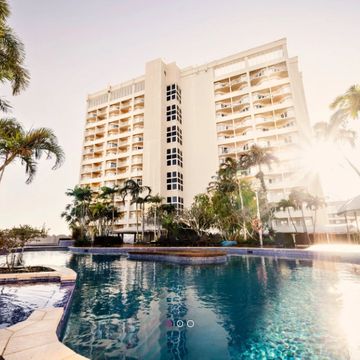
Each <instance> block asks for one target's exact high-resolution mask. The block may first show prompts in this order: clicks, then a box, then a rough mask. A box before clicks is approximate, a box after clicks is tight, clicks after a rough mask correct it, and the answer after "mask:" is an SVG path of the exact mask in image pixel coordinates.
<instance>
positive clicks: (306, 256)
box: [69, 246, 360, 265]
mask: <svg viewBox="0 0 360 360" xmlns="http://www.w3.org/2000/svg"><path fill="white" fill-rule="evenodd" d="M149 249H151V251H154V252H156V251H157V250H159V251H163V250H186V249H196V250H207V251H219V250H221V251H225V252H226V253H227V255H233V256H236V255H252V256H268V257H275V258H284V259H299V260H322V261H332V262H341V263H350V264H357V265H359V264H360V252H358V253H350V252H336V251H327V252H323V251H310V250H303V249H283V248H234V247H156V248H154V247H146V246H144V247H141V246H139V247H121V248H111V247H109V248H99V247H86V248H85V247H82V248H78V247H69V251H70V252H72V253H74V254H93V255H124V256H127V255H128V253H129V251H134V250H139V251H141V250H149Z"/></svg>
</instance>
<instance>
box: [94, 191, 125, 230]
mask: <svg viewBox="0 0 360 360" xmlns="http://www.w3.org/2000/svg"><path fill="white" fill-rule="evenodd" d="M98 199H100V196H99V197H98ZM89 210H90V212H89V213H90V222H91V224H92V227H90V228H91V230H92V231H93V236H95V235H98V236H108V235H109V233H110V230H113V221H114V217H116V216H117V215H118V213H117V210H116V209H115V208H114V207H113V205H111V204H108V203H107V202H104V201H98V200H97V201H96V200H95V202H93V203H91V204H90V206H89Z"/></svg>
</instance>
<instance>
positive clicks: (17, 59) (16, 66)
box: [0, 0, 29, 111]
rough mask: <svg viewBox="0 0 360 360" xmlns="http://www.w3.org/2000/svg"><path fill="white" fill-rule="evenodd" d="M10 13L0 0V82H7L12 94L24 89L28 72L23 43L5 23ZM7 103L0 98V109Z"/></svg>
mask: <svg viewBox="0 0 360 360" xmlns="http://www.w3.org/2000/svg"><path fill="white" fill-rule="evenodd" d="M9 15H10V9H9V5H8V3H7V1H6V0H1V1H0V82H1V83H5V82H9V83H10V85H11V87H12V93H13V95H17V94H19V93H20V91H22V90H24V89H25V88H26V87H27V85H28V83H29V73H28V71H27V70H26V69H25V68H24V66H23V64H24V60H25V51H24V45H23V44H22V42H21V41H20V40H19V39H18V38H17V36H16V35H15V34H14V32H13V30H12V29H11V27H9V26H8V25H7V23H6V21H7V18H8V17H9ZM9 107H10V105H9V103H8V102H7V101H6V100H4V99H1V98H0V110H1V111H7V110H8V109H9Z"/></svg>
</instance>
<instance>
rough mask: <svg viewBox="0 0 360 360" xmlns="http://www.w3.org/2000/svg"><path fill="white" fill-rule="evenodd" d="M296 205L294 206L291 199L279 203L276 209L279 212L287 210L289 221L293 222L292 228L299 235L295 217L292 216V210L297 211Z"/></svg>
mask: <svg viewBox="0 0 360 360" xmlns="http://www.w3.org/2000/svg"><path fill="white" fill-rule="evenodd" d="M295 207H296V205H295V204H294V202H293V201H291V200H289V199H282V200H280V201H279V202H278V203H277V206H276V209H277V210H287V213H288V216H289V219H290V221H291V224H292V226H293V227H294V231H295V232H296V233H297V228H296V225H295V222H294V219H293V217H292V216H291V212H290V209H291V208H293V209H295Z"/></svg>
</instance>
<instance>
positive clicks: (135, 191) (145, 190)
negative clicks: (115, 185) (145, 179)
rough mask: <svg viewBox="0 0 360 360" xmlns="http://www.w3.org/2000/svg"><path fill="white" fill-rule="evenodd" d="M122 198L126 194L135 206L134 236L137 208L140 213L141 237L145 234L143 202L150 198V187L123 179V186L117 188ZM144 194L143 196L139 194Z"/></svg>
mask: <svg viewBox="0 0 360 360" xmlns="http://www.w3.org/2000/svg"><path fill="white" fill-rule="evenodd" d="M119 193H120V195H121V196H122V198H123V200H124V201H125V198H126V196H127V195H130V196H131V202H130V203H131V204H135V207H136V237H137V236H138V234H139V209H140V211H141V213H142V231H141V232H142V239H143V240H144V234H145V203H147V202H149V200H150V198H151V188H150V187H149V186H141V185H140V184H139V183H138V182H137V181H135V180H133V179H129V180H126V181H125V184H124V186H123V187H122V188H121V189H120V190H119ZM142 194H144V195H143V196H140V195H142Z"/></svg>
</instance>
